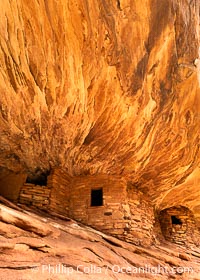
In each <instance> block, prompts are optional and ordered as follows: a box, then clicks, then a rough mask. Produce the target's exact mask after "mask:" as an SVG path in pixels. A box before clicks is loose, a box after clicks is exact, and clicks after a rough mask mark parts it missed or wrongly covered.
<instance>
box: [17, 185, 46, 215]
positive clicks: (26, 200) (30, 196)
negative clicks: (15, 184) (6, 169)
mask: <svg viewBox="0 0 200 280" xmlns="http://www.w3.org/2000/svg"><path fill="white" fill-rule="evenodd" d="M50 192H51V190H50V188H49V187H48V186H38V185H34V184H29V183H25V184H24V185H23V187H22V188H21V190H20V194H19V199H18V201H19V203H21V204H25V205H28V206H34V207H37V208H40V209H44V210H46V209H48V207H49V198H50Z"/></svg>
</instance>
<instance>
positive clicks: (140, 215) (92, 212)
mask: <svg viewBox="0 0 200 280" xmlns="http://www.w3.org/2000/svg"><path fill="white" fill-rule="evenodd" d="M50 181H51V188H52V191H51V195H50V205H49V209H50V210H53V211H54V212H58V213H60V214H63V215H66V216H69V217H71V218H73V219H76V220H78V221H80V222H82V223H84V224H86V225H89V226H92V227H94V228H96V229H98V230H101V231H103V232H105V233H108V234H111V235H114V236H117V237H119V238H121V239H123V240H126V241H129V242H132V243H135V244H139V243H141V244H142V245H149V244H151V242H152V239H153V234H152V232H153V224H154V213H153V208H152V206H151V204H150V202H149V201H148V200H147V198H146V197H145V196H144V195H143V194H142V193H140V192H138V191H137V190H136V189H134V187H131V189H130V188H127V183H126V181H125V180H123V179H122V178H121V177H114V176H108V175H98V176H84V177H83V176H80V177H74V178H69V177H68V176H66V175H65V174H62V172H61V171H59V170H55V171H54V173H53V174H52V175H51V179H50ZM99 188H102V189H103V205H102V206H91V190H92V189H99Z"/></svg>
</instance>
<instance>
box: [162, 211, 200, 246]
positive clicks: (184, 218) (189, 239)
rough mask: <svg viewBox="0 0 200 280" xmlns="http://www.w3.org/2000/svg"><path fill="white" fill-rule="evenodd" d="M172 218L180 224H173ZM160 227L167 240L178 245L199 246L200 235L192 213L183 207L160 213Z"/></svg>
mask: <svg viewBox="0 0 200 280" xmlns="http://www.w3.org/2000/svg"><path fill="white" fill-rule="evenodd" d="M172 216H173V217H176V218H177V219H178V220H179V221H180V224H178V223H177V224H173V222H172ZM160 225H161V229H162V233H163V235H164V236H165V238H166V239H167V240H169V241H171V242H173V243H176V244H185V245H188V246H189V245H192V244H195V245H199V244H200V235H199V231H198V229H197V227H196V223H195V220H194V216H193V214H192V212H191V211H190V210H189V209H188V208H186V207H183V206H177V207H171V208H168V209H165V210H162V211H161V213H160Z"/></svg>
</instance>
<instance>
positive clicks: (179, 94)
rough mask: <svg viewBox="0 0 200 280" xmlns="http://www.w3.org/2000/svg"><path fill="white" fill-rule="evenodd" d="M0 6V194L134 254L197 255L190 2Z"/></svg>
mask: <svg viewBox="0 0 200 280" xmlns="http://www.w3.org/2000/svg"><path fill="white" fill-rule="evenodd" d="M0 8H1V20H0V36H1V37H0V196H1V197H3V198H5V199H7V200H9V201H10V202H12V203H14V204H15V205H17V206H16V207H19V206H20V207H22V206H23V207H27V209H32V210H33V211H41V212H40V213H46V214H47V213H48V215H60V216H62V217H66V219H67V218H69V219H73V220H75V221H76V222H78V223H80V224H82V225H85V226H90V227H91V228H93V229H95V230H98V231H101V232H102V233H103V234H108V235H110V236H113V237H117V238H118V239H119V240H121V241H126V242H128V243H129V244H133V245H135V246H144V247H149V246H152V245H154V244H158V243H159V244H161V243H162V242H168V243H167V244H172V245H168V246H175V245H174V244H176V246H179V245H180V246H183V247H184V248H197V247H198V246H199V245H200V188H199V186H200V149H199V147H200V32H199V31H200V2H199V1H197V0H192V1H188V0H145V1H137V0H117V1H116V0H110V1H103V0H94V1H93V0H91V1H90V0H76V1H74V0H59V1H55V0H48V1H44V0H37V1H34V0H30V1H28V2H27V1H26V0H16V1H9V0H5V1H1V3H0ZM0 234H1V233H0ZM163 244H164V243H163Z"/></svg>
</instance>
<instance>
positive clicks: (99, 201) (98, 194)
mask: <svg viewBox="0 0 200 280" xmlns="http://www.w3.org/2000/svg"><path fill="white" fill-rule="evenodd" d="M102 205H103V189H102V188H100V189H93V190H91V206H102Z"/></svg>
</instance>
